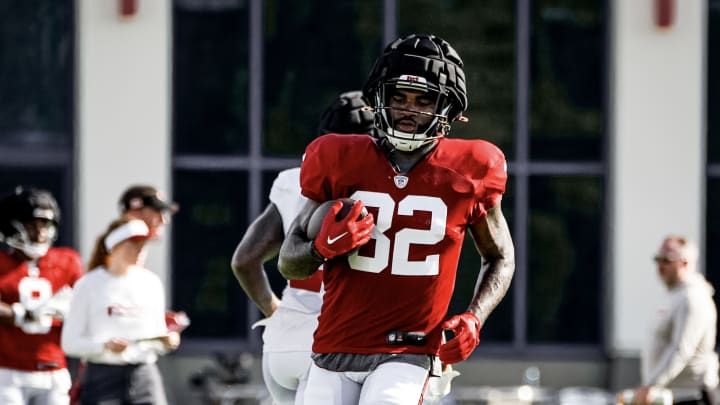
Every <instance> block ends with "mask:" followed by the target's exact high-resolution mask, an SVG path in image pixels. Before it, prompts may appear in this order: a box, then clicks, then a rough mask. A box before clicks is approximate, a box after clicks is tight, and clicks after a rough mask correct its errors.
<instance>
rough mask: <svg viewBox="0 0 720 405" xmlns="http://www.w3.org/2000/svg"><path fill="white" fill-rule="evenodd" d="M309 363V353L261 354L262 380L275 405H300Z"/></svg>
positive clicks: (310, 361)
mask: <svg viewBox="0 0 720 405" xmlns="http://www.w3.org/2000/svg"><path fill="white" fill-rule="evenodd" d="M311 363H312V359H311V358H310V352H272V353H263V378H264V380H265V386H266V387H267V389H268V391H269V392H270V395H271V396H272V397H273V400H274V401H275V404H276V405H293V404H302V402H298V400H299V399H300V395H302V391H303V390H304V388H305V384H306V383H307V377H308V372H309V370H310V364H311Z"/></svg>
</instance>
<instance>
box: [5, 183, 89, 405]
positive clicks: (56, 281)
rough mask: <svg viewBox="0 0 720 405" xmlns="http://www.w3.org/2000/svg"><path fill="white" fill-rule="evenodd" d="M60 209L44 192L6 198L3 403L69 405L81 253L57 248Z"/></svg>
mask: <svg viewBox="0 0 720 405" xmlns="http://www.w3.org/2000/svg"><path fill="white" fill-rule="evenodd" d="M59 221H60V210H59V208H58V205H57V202H56V201H55V198H54V197H53V196H52V194H51V193H50V192H48V191H45V190H40V189H34V188H22V187H18V188H16V190H15V191H14V192H13V193H11V194H9V195H6V196H5V197H3V198H2V200H0V403H2V404H18V405H21V404H28V403H37V404H48V405H61V404H62V405H66V404H68V403H69V400H70V397H69V394H68V391H69V389H70V373H69V372H68V370H67V364H66V359H65V353H64V352H63V351H62V349H61V347H60V331H61V325H62V324H61V320H62V318H63V316H64V315H65V314H66V313H67V310H68V307H69V302H70V296H71V290H70V289H71V287H72V286H73V285H74V284H75V281H77V280H78V279H79V278H80V277H81V276H82V274H83V265H82V260H81V258H80V255H79V254H78V253H77V252H76V251H74V250H72V249H70V248H61V247H57V248H56V247H52V244H53V243H54V242H55V238H56V235H57V227H58V224H59Z"/></svg>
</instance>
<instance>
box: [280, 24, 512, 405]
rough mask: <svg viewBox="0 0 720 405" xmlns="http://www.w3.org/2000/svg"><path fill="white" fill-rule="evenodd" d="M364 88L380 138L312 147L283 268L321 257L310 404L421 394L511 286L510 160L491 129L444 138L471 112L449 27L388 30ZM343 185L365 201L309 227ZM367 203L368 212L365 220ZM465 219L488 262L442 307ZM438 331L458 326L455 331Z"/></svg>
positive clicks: (331, 138)
mask: <svg viewBox="0 0 720 405" xmlns="http://www.w3.org/2000/svg"><path fill="white" fill-rule="evenodd" d="M363 92H364V94H365V96H366V98H367V99H368V100H369V101H370V103H371V105H372V107H373V109H374V112H375V124H376V127H377V138H371V137H366V136H353V135H349V136H348V135H342V136H337V135H332V134H330V135H326V136H323V137H320V138H318V139H316V140H315V141H313V142H312V143H311V144H310V145H309V146H308V147H307V148H306V151H305V152H306V153H305V158H304V160H303V163H302V167H301V173H300V181H301V187H302V193H303V195H304V196H305V197H307V198H308V202H307V203H306V205H305V206H304V207H303V208H302V209H301V211H300V213H299V214H298V217H297V218H296V220H295V222H294V224H293V225H292V226H291V229H290V230H289V232H288V234H287V236H286V239H285V242H284V243H283V245H282V247H281V250H280V256H279V268H280V271H281V272H282V274H283V275H284V276H285V277H286V278H289V279H302V278H306V277H308V276H310V275H312V274H313V273H314V272H315V270H316V268H317V267H318V265H319V264H321V263H324V267H325V270H324V282H325V295H324V297H323V306H322V311H321V313H320V317H319V324H318V328H317V330H316V331H315V335H314V343H313V360H314V364H313V366H312V368H311V370H310V375H309V380H308V385H307V388H306V391H305V396H304V400H305V403H308V404H309V403H312V404H316V403H322V404H343V405H345V404H380V403H382V404H413V405H414V404H418V403H419V402H420V401H421V398H422V395H423V391H424V387H425V385H426V383H427V381H428V377H429V376H438V375H440V370H439V369H440V364H439V363H440V361H441V362H442V363H444V364H453V363H457V362H459V361H462V360H465V359H466V358H467V357H468V356H469V355H470V354H471V353H472V351H473V350H474V349H475V347H476V346H477V344H478V343H479V340H480V329H481V327H482V325H483V323H484V322H485V320H486V319H487V317H488V316H489V315H490V313H491V311H492V310H493V309H494V308H495V307H496V306H497V304H498V303H499V302H500V300H501V299H502V298H503V296H504V295H505V293H506V292H507V289H508V287H509V285H510V282H511V279H512V275H513V273H514V269H515V263H514V247H513V242H512V238H511V235H510V231H509V229H508V226H507V222H506V221H505V218H504V216H503V214H502V210H501V206H500V202H501V198H502V194H503V193H504V191H505V185H506V181H507V171H506V162H505V157H504V155H503V153H502V152H501V151H500V150H499V149H498V148H497V147H496V146H495V145H493V144H491V143H489V142H487V141H484V140H461V139H450V138H446V137H445V135H446V134H447V133H448V131H449V129H450V125H451V123H452V122H453V121H455V120H458V119H462V120H464V118H462V113H463V111H465V109H466V107H467V96H466V89H465V74H464V72H463V62H462V60H461V58H460V56H459V55H458V53H457V52H456V51H455V50H454V49H453V48H452V46H451V45H450V44H449V43H447V42H446V41H444V40H443V39H441V38H438V37H436V36H433V35H409V36H406V37H402V38H399V39H397V40H395V41H394V42H392V43H391V44H390V45H388V46H387V47H386V48H385V50H384V52H383V54H382V55H381V56H380V57H379V58H378V59H377V61H376V62H375V66H374V67H373V69H372V71H371V73H370V75H369V78H368V80H367V82H366V84H365V86H364V88H363ZM340 197H350V198H353V199H355V200H358V202H356V204H355V206H354V207H353V209H352V210H351V211H350V213H349V214H348V215H347V216H345V217H344V218H343V219H340V220H337V219H336V218H335V214H336V213H337V212H338V211H339V209H340V208H341V207H340V204H337V205H336V206H334V207H333V208H331V209H330V211H329V212H328V214H327V216H326V217H325V220H324V221H323V224H322V226H321V228H320V231H319V233H318V235H317V236H316V237H315V239H314V240H309V239H308V237H307V235H306V228H307V223H308V220H309V218H310V216H311V214H312V212H313V211H314V209H315V208H316V207H317V206H318V205H319V204H321V203H322V202H324V201H327V200H331V199H337V198H340ZM363 206H364V207H366V208H367V210H368V211H369V212H370V213H371V214H372V215H368V216H366V217H364V218H362V219H359V218H358V215H357V214H359V213H360V211H361V210H362V208H363ZM466 232H470V234H471V235H472V237H473V238H474V240H475V245H476V247H477V250H478V252H479V253H480V254H481V255H482V257H483V261H482V263H483V264H482V268H478V274H479V278H478V283H477V287H476V292H475V295H474V296H473V298H472V300H471V302H470V304H469V306H468V309H467V311H466V312H464V313H461V314H457V315H454V316H452V317H450V319H447V320H446V319H445V316H446V312H447V310H448V305H449V302H450V298H451V296H452V293H453V288H454V283H455V277H456V272H457V265H458V259H459V256H460V250H461V247H462V244H463V240H464V237H465V233H466ZM358 247H360V249H358V250H355V249H356V248H358ZM443 330H449V331H452V332H453V337H452V338H451V339H450V340H448V341H447V342H446V343H443V339H442V336H443ZM438 359H439V360H440V361H438Z"/></svg>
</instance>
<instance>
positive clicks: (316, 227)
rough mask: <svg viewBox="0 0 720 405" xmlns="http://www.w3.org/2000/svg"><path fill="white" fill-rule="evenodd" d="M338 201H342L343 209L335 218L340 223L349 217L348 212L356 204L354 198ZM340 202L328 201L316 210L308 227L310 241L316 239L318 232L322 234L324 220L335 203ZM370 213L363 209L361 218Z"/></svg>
mask: <svg viewBox="0 0 720 405" xmlns="http://www.w3.org/2000/svg"><path fill="white" fill-rule="evenodd" d="M338 200H340V201H342V203H343V207H342V209H341V210H340V212H338V214H337V215H336V216H335V220H336V221H339V220H341V219H343V218H345V216H347V214H348V212H350V209H351V208H352V206H353V204H355V200H353V199H352V198H339V199H338ZM338 200H328V201H325V202H324V203H322V204H320V205H319V206H318V207H317V208H316V209H315V212H313V214H312V215H311V216H310V221H308V226H307V237H308V239H315V237H316V236H317V234H318V232H320V227H321V226H322V223H323V220H324V219H325V215H327V212H328V211H329V210H330V207H332V206H333V204H335V201H338ZM367 214H368V212H367V209H365V208H364V207H363V210H362V212H361V213H360V216H359V217H358V219H360V218H365V216H367Z"/></svg>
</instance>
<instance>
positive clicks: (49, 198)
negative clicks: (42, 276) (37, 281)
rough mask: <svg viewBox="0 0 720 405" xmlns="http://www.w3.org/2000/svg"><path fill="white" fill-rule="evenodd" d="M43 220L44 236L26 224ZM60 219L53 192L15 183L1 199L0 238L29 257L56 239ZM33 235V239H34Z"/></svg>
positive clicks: (45, 251) (38, 256)
mask: <svg viewBox="0 0 720 405" xmlns="http://www.w3.org/2000/svg"><path fill="white" fill-rule="evenodd" d="M36 219H41V220H44V222H43V225H44V227H45V228H46V232H47V237H46V238H45V240H42V241H39V240H37V239H38V238H37V236H34V234H35V232H29V231H28V228H27V225H28V224H29V223H30V222H32V221H34V220H36ZM59 223H60V209H59V208H58V204H57V201H55V198H54V197H53V195H52V194H51V193H50V192H49V191H46V190H40V189H35V188H27V189H25V188H22V187H17V188H16V189H15V191H14V192H13V193H11V194H8V195H6V196H5V197H3V198H2V199H1V200H0V242H2V243H4V244H6V245H7V246H9V247H10V248H12V249H16V250H18V251H20V252H22V253H23V254H25V256H27V257H28V258H30V259H31V260H36V259H39V258H40V257H42V256H44V255H45V253H47V251H48V249H50V246H52V244H53V243H54V242H55V239H57V226H58V224H59ZM33 239H35V240H33Z"/></svg>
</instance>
